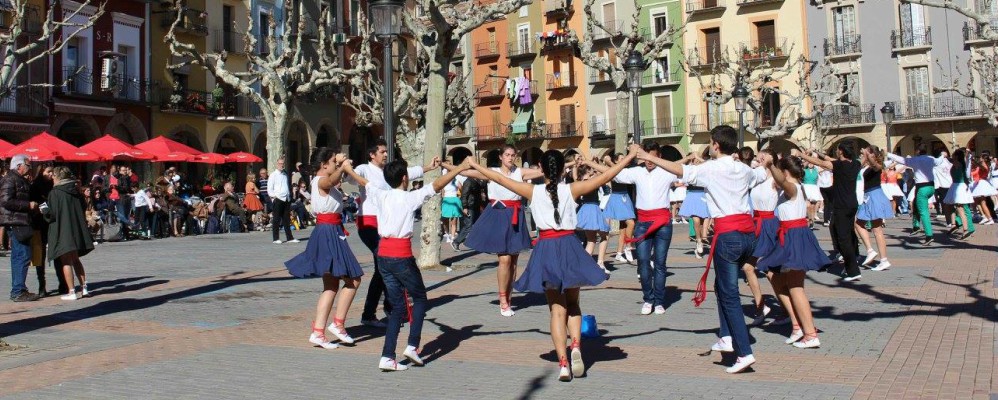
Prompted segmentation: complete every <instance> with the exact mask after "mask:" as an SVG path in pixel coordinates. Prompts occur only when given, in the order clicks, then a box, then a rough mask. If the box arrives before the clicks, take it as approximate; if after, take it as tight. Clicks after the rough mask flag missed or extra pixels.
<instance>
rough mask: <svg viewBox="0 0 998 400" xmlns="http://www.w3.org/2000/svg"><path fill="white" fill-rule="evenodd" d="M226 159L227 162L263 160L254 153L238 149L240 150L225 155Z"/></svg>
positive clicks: (255, 161)
mask: <svg viewBox="0 0 998 400" xmlns="http://www.w3.org/2000/svg"><path fill="white" fill-rule="evenodd" d="M226 159H227V160H228V162H234V163H257V162H263V159H262V158H260V157H257V156H256V155H254V154H250V153H247V152H245V151H240V152H236V153H232V154H229V156H228V157H226Z"/></svg>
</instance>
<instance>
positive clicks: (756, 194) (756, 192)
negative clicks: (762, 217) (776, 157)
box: [751, 176, 780, 211]
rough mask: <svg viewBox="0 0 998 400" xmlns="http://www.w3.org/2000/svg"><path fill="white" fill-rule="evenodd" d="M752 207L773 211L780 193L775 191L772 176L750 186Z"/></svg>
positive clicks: (756, 209) (758, 209)
mask: <svg viewBox="0 0 998 400" xmlns="http://www.w3.org/2000/svg"><path fill="white" fill-rule="evenodd" d="M751 196H752V209H754V210H755V211H773V210H775V209H776V203H777V202H778V201H779V197H780V194H779V193H777V191H776V186H775V182H774V181H773V177H772V176H770V177H769V178H768V179H766V180H765V181H762V183H760V184H758V185H756V186H755V187H753V188H752V193H751Z"/></svg>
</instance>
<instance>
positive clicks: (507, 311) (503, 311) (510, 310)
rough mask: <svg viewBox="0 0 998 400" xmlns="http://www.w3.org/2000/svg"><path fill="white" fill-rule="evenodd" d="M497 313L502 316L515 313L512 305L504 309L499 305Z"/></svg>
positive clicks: (510, 315)
mask: <svg viewBox="0 0 998 400" xmlns="http://www.w3.org/2000/svg"><path fill="white" fill-rule="evenodd" d="M499 315H502V316H504V317H512V316H514V315H516V312H514V311H513V307H510V308H505V309H504V308H502V306H499Z"/></svg>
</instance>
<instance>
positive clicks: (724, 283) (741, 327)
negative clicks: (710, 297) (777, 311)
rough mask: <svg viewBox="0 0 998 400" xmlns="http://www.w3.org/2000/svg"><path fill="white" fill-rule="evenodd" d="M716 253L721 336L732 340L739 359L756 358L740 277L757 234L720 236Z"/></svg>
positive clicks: (716, 291)
mask: <svg viewBox="0 0 998 400" xmlns="http://www.w3.org/2000/svg"><path fill="white" fill-rule="evenodd" d="M716 240H717V243H716V244H715V246H714V248H713V249H711V251H713V252H714V275H715V277H714V293H715V294H716V296H717V316H718V318H719V319H720V325H721V327H720V331H719V332H718V336H720V337H725V336H731V343H732V345H733V346H734V348H735V352H736V353H737V354H738V356H739V357H745V356H747V355H750V354H752V345H751V344H750V343H749V334H748V327H747V326H745V313H744V312H742V300H741V298H740V297H739V293H738V273H739V272H740V271H741V270H742V265H744V264H745V262H746V261H748V259H749V257H751V256H752V251H753V250H754V249H755V234H754V233H741V232H727V233H722V234H720V235H717V237H716Z"/></svg>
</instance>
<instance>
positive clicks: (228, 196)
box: [222, 182, 246, 231]
mask: <svg viewBox="0 0 998 400" xmlns="http://www.w3.org/2000/svg"><path fill="white" fill-rule="evenodd" d="M224 189H225V192H224V193H223V194H222V202H223V203H224V207H225V212H226V214H228V215H231V216H235V217H236V218H239V225H240V226H241V227H242V229H243V231H245V230H246V209H245V208H243V207H242V206H241V205H240V204H239V197H238V196H236V192H235V190H236V189H235V186H234V185H233V184H232V182H226V183H225V186H224ZM222 223H223V224H224V223H227V221H222Z"/></svg>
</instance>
